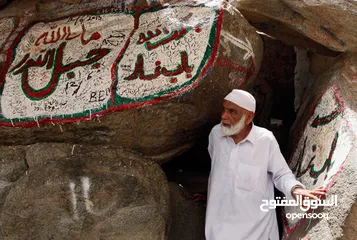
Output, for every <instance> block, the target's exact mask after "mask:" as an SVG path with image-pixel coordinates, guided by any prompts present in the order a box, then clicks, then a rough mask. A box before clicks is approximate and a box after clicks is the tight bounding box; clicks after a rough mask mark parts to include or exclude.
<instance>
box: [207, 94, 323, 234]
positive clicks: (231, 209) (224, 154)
mask: <svg viewBox="0 0 357 240" xmlns="http://www.w3.org/2000/svg"><path fill="white" fill-rule="evenodd" d="M254 112H255V99H254V97H253V96H252V95H251V94H250V93H248V92H246V91H243V90H236V89H234V90H233V91H232V92H231V93H229V94H228V95H227V96H226V97H225V99H224V101H223V113H222V116H221V123H220V124H218V125H216V126H215V127H214V128H213V129H212V131H211V133H210V135H209V146H208V151H209V154H210V157H211V159H212V163H211V173H210V177H209V183H208V202H207V211H206V227H205V228H206V229H205V233H206V240H268V239H270V240H278V239H279V233H278V225H277V219H276V213H275V210H270V211H268V212H264V211H261V210H260V205H261V204H262V203H263V201H262V200H265V199H268V200H272V199H274V185H275V187H276V188H277V189H279V190H280V191H281V192H283V193H284V194H285V196H286V198H287V199H293V198H295V199H296V197H297V195H302V196H304V197H309V198H313V199H318V197H317V196H321V195H324V194H325V193H324V191H319V190H313V191H311V190H306V189H304V187H303V185H302V184H301V183H300V182H299V181H297V180H296V179H295V176H294V175H293V173H292V172H291V170H290V169H289V167H288V165H287V163H286V161H285V159H284V157H283V156H282V154H281V152H280V148H279V145H278V143H277V141H276V139H275V137H274V135H273V134H272V132H270V131H268V130H267V129H264V128H261V127H257V126H255V125H254V124H253V122H252V121H253V118H254Z"/></svg>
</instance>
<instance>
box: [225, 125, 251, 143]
mask: <svg viewBox="0 0 357 240" xmlns="http://www.w3.org/2000/svg"><path fill="white" fill-rule="evenodd" d="M255 128H256V126H255V125H254V123H253V122H252V128H251V129H250V131H249V133H248V135H247V136H246V137H245V138H244V139H243V140H242V141H240V142H241V143H243V142H245V141H249V142H251V143H252V144H253V145H254V143H255V139H256V138H255V130H256V129H255ZM220 134H221V136H220V137H221V138H223V137H229V136H226V135H224V134H223V132H222V131H220Z"/></svg>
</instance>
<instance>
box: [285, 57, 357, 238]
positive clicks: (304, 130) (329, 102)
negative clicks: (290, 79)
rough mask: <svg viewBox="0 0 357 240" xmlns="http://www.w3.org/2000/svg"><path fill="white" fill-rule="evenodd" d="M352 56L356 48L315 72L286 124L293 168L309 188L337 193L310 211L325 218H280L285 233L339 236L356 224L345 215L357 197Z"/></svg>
mask: <svg viewBox="0 0 357 240" xmlns="http://www.w3.org/2000/svg"><path fill="white" fill-rule="evenodd" d="M356 62H357V57H356V55H355V54H345V55H343V56H340V57H339V58H337V59H336V60H335V63H334V64H333V65H332V67H331V68H329V69H328V70H327V71H326V72H324V73H322V74H321V75H320V76H319V77H318V78H317V80H316V81H315V82H314V83H313V85H312V87H311V88H310V89H309V90H308V92H306V94H305V97H304V99H303V102H302V105H301V108H300V110H299V112H298V116H297V119H296V121H295V123H294V125H293V126H292V128H291V129H292V130H291V134H290V138H291V140H292V143H293V146H294V149H293V152H292V156H291V158H290V163H289V164H290V167H291V168H292V170H293V172H294V173H295V174H296V176H297V178H298V179H299V180H300V181H301V182H302V183H303V184H305V185H306V187H307V188H308V189H314V188H317V187H323V188H325V189H327V190H328V191H327V200H329V201H331V200H332V197H334V196H336V197H337V204H336V205H334V206H329V207H323V208H322V207H320V208H318V209H317V210H316V211H315V213H323V214H328V218H326V217H325V218H323V219H306V220H305V221H304V220H297V219H295V220H291V219H290V220H287V219H285V237H286V239H296V238H299V237H307V238H309V239H326V240H327V239H338V238H340V237H342V236H343V233H344V231H345V232H346V234H347V233H348V234H349V236H351V235H350V234H351V231H352V232H353V231H354V230H353V229H356V225H355V222H354V219H353V217H348V218H347V219H346V217H347V216H348V215H349V214H352V215H353V214H354V211H353V210H352V212H351V208H352V205H353V203H354V202H355V200H356V197H357V185H356V184H355V182H356V171H357V164H356V163H357V162H356V160H357V148H356V145H355V143H356V136H357V132H356V129H357V121H356V119H357V115H356V110H357V104H356V101H355V96H356V93H357V84H356V83H357V65H356ZM298 212H301V210H299V208H291V207H289V208H288V207H285V213H298ZM325 216H326V215H325ZM344 226H346V229H345V230H344ZM305 229H307V230H305ZM346 237H347V236H346ZM346 239H348V238H346ZM350 239H353V238H350Z"/></svg>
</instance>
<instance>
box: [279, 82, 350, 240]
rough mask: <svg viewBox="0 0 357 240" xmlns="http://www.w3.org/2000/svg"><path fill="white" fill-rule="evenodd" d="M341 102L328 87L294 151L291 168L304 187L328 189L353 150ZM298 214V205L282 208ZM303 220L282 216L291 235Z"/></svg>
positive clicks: (334, 90) (334, 89)
mask: <svg viewBox="0 0 357 240" xmlns="http://www.w3.org/2000/svg"><path fill="white" fill-rule="evenodd" d="M342 106H343V102H342V100H341V99H340V97H339V95H338V89H337V88H336V87H334V86H332V87H330V88H328V89H327V90H326V91H325V92H324V93H323V95H322V96H321V98H320V99H319V100H318V102H317V103H316V105H315V108H314V109H313V111H312V113H311V116H310V117H309V119H308V120H307V123H306V125H305V129H304V131H303V132H302V134H301V137H300V139H299V142H298V144H297V146H296V148H295V150H294V152H293V155H292V158H291V161H290V167H291V169H292V171H293V172H294V173H295V175H296V176H297V179H298V180H299V181H301V183H303V184H304V185H305V186H306V188H307V189H315V188H318V187H323V188H325V189H326V188H329V187H330V186H331V185H332V184H333V182H334V181H335V178H336V176H337V174H338V173H339V172H340V171H341V169H342V168H343V165H344V162H345V160H346V158H347V156H348V154H349V152H350V150H351V149H352V144H353V139H354V136H353V135H352V133H351V131H350V128H349V124H348V122H347V120H346V119H345V118H344V114H343V107H342ZM284 211H285V213H297V212H300V211H301V210H300V209H299V207H285V208H284ZM301 220H302V219H299V218H296V219H294V220H292V219H285V223H286V224H285V228H286V230H287V233H288V234H291V233H292V232H293V231H294V230H295V229H296V228H297V226H299V223H300V221H301Z"/></svg>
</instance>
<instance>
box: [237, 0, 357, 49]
mask: <svg viewBox="0 0 357 240" xmlns="http://www.w3.org/2000/svg"><path fill="white" fill-rule="evenodd" d="M232 5H233V6H235V7H237V8H238V9H239V10H240V11H241V12H242V13H243V14H244V16H245V17H246V18H247V19H248V20H249V21H250V22H251V23H252V25H253V26H255V27H256V28H258V29H259V30H261V31H263V32H266V33H268V34H270V35H272V36H274V37H276V38H278V39H280V40H282V41H284V42H285V43H287V44H290V45H295V46H298V47H303V48H305V49H308V50H311V51H313V52H318V53H324V54H331V55H333V52H332V51H328V50H327V49H326V48H328V49H330V50H333V51H338V52H351V51H352V52H356V50H357V41H356V28H355V27H354V25H355V22H356V19H357V14H356V10H357V3H356V2H354V1H341V0H333V1H330V0H324V1H317V0H306V1H290V0H282V1H280V0H269V1H264V0H240V1H232Z"/></svg>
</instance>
